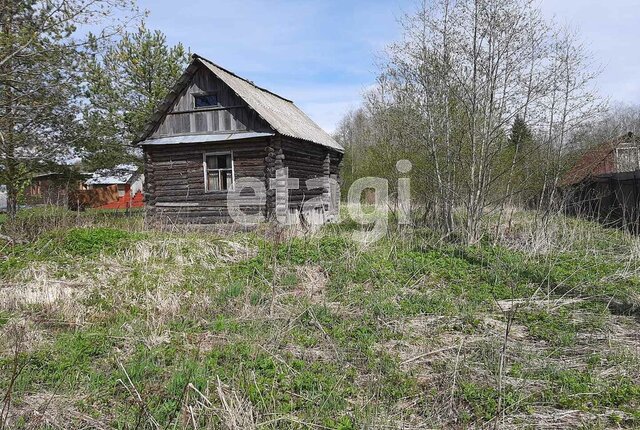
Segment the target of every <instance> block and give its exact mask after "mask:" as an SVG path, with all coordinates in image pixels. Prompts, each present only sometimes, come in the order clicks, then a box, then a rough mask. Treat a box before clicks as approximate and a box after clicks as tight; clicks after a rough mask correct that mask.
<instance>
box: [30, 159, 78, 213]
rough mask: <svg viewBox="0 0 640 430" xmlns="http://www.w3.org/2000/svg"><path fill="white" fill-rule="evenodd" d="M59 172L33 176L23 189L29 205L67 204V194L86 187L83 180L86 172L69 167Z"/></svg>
mask: <svg viewBox="0 0 640 430" xmlns="http://www.w3.org/2000/svg"><path fill="white" fill-rule="evenodd" d="M61 170H63V171H60V172H46V173H39V174H36V175H34V176H33V178H32V179H31V183H30V184H29V185H28V186H27V188H26V189H25V193H24V194H25V200H26V204H27V205H29V206H40V205H52V206H67V204H68V202H69V195H70V194H72V193H74V192H76V191H78V190H84V189H87V187H86V185H85V183H84V180H85V179H86V177H87V176H88V175H87V174H82V173H78V172H76V171H73V170H72V169H69V168H63V169H61Z"/></svg>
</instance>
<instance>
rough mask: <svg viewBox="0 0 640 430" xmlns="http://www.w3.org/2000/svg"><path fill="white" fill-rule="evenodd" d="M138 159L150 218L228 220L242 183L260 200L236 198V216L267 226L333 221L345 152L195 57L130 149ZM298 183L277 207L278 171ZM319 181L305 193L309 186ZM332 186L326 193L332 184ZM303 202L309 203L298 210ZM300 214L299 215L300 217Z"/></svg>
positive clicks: (261, 93) (266, 94)
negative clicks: (315, 217)
mask: <svg viewBox="0 0 640 430" xmlns="http://www.w3.org/2000/svg"><path fill="white" fill-rule="evenodd" d="M135 143H139V144H140V145H141V146H142V148H143V151H144V160H145V175H146V183H145V202H146V208H147V210H148V212H149V214H150V215H156V216H164V217H169V218H172V219H175V220H177V221H182V222H189V223H198V224H206V223H214V222H224V221H229V220H230V217H229V213H228V211H227V206H226V200H227V196H228V193H230V192H234V191H235V190H236V184H237V183H238V181H239V180H240V179H241V178H248V177H251V178H256V179H257V180H258V181H259V182H260V183H262V184H263V185H264V188H265V190H266V193H265V194H266V195H265V198H264V199H261V198H259V196H257V195H256V193H255V192H251V191H247V192H246V193H245V191H246V190H244V188H243V190H244V191H243V190H237V191H238V192H240V191H243V194H242V195H243V210H247V211H249V212H252V213H254V214H257V215H259V216H260V215H261V216H263V217H265V218H268V217H271V216H273V215H276V214H278V215H282V214H283V213H286V214H292V215H294V216H295V215H296V214H298V213H300V212H301V211H303V207H304V210H305V211H309V212H315V213H316V214H320V215H321V216H322V219H323V220H325V221H326V220H330V219H332V218H333V217H335V216H336V213H337V208H338V201H339V189H338V187H336V186H335V183H334V182H331V181H329V178H332V179H334V180H336V181H337V180H338V174H339V166H340V162H341V160H342V156H343V153H344V149H343V148H342V146H340V145H339V144H338V143H337V142H336V141H335V140H334V139H333V138H332V137H331V136H330V135H329V134H327V133H326V132H325V131H324V130H322V129H321V128H320V127H319V126H318V125H316V124H315V123H314V122H313V121H312V120H311V119H310V118H309V117H308V116H307V115H305V114H304V113H303V112H302V111H301V110H300V109H299V108H298V107H297V106H296V105H295V104H294V103H293V102H292V101H291V100H287V99H285V98H283V97H281V96H279V95H277V94H274V93H272V92H271V91H268V90H266V89H264V88H260V87H258V86H257V85H255V84H254V83H253V82H251V81H249V80H247V79H245V78H241V77H240V76H237V75H236V74H234V73H232V72H230V71H228V70H226V69H224V68H222V67H220V66H218V65H216V64H214V63H212V62H211V61H208V60H206V59H204V58H202V57H200V56H198V55H194V56H193V58H192V61H191V63H190V65H189V66H188V67H187V69H186V71H185V72H184V74H183V75H182V77H181V78H180V79H179V80H178V82H177V83H176V85H175V86H174V88H173V89H172V90H171V91H170V93H169V95H168V96H167V98H166V99H165V100H164V102H163V103H162V105H161V106H160V107H159V109H158V110H157V111H156V112H155V113H154V115H153V117H152V118H151V120H150V122H149V124H148V126H147V128H146V129H145V131H144V133H143V134H142V136H140V137H139V139H138V140H137V142H135ZM283 168H287V169H288V176H289V178H296V179H298V180H299V182H300V187H299V189H297V190H290V191H289V194H288V197H289V199H288V203H287V204H285V203H284V202H283V201H282V200H278V202H276V192H275V190H274V189H272V188H273V187H272V185H274V184H275V186H276V187H278V186H280V187H282V185H283V183H284V181H283V180H282V178H280V180H279V181H275V179H276V172H277V171H280V172H281V173H282V172H283V170H281V169H283ZM312 178H325V179H326V180H325V181H324V182H323V181H322V180H320V182H319V183H318V182H316V183H314V184H312V186H310V187H307V184H306V180H307V179H312ZM332 184H333V185H332ZM305 203H306V204H305ZM303 212H304V211H303Z"/></svg>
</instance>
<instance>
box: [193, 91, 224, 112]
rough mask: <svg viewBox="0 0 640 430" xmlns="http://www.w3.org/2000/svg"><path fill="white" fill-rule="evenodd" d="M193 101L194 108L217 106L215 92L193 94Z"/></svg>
mask: <svg viewBox="0 0 640 430" xmlns="http://www.w3.org/2000/svg"><path fill="white" fill-rule="evenodd" d="M193 102H194V106H195V108H196V109H204V108H210V107H216V106H218V95H217V94H194V96H193Z"/></svg>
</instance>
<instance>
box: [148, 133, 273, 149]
mask: <svg viewBox="0 0 640 430" xmlns="http://www.w3.org/2000/svg"><path fill="white" fill-rule="evenodd" d="M272 136H275V133H264V132H241V133H212V134H189V135H184V136H170V137H159V138H157V139H147V140H144V141H142V142H140V143H139V145H142V146H161V145H184V144H189V143H216V142H230V141H237V140H245V139H258V138H267V137H272Z"/></svg>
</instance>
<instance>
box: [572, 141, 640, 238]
mask: <svg viewBox="0 0 640 430" xmlns="http://www.w3.org/2000/svg"><path fill="white" fill-rule="evenodd" d="M560 186H561V189H562V190H563V192H564V195H565V202H566V207H567V210H568V211H569V212H570V213H573V214H576V215H585V216H588V217H592V218H597V219H600V220H602V221H607V222H615V223H618V224H623V225H626V226H633V227H634V229H636V228H637V227H639V226H640V223H639V221H640V138H639V137H638V136H635V135H633V133H627V134H625V135H623V136H620V137H619V138H617V139H615V140H613V141H611V142H606V143H603V144H601V145H599V146H596V147H595V148H592V149H590V150H588V151H586V152H585V153H584V154H583V155H582V156H581V157H580V158H579V159H578V160H577V162H576V163H575V164H574V165H573V166H572V168H571V169H569V171H568V172H567V173H566V174H565V175H564V177H563V178H562V180H561V183H560Z"/></svg>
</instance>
